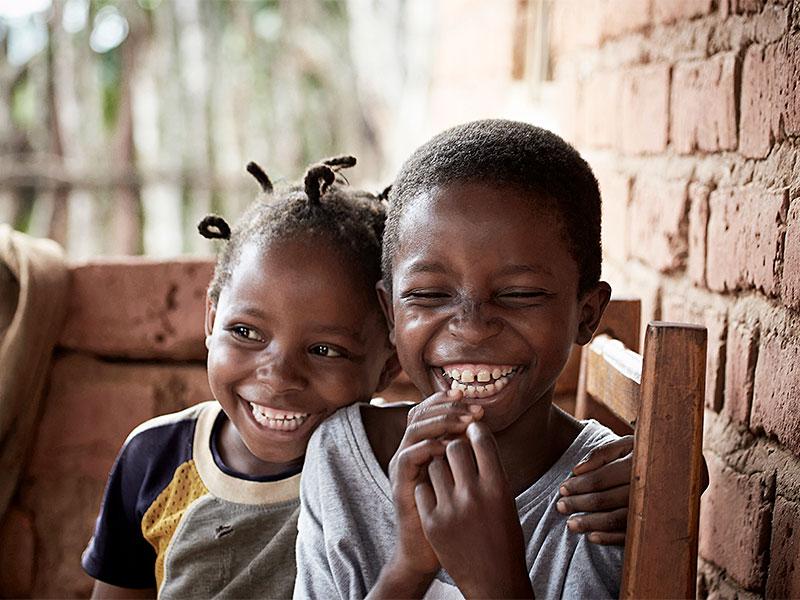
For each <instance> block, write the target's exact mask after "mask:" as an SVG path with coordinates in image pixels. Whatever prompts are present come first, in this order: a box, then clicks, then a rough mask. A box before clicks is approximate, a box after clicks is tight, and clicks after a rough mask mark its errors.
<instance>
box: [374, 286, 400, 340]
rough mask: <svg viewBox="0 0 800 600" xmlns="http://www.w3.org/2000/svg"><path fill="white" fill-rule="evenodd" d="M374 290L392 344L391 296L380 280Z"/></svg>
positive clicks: (392, 311) (392, 310)
mask: <svg viewBox="0 0 800 600" xmlns="http://www.w3.org/2000/svg"><path fill="white" fill-rule="evenodd" d="M375 290H376V291H377V292H378V302H380V305H381V310H382V311H383V316H384V317H386V323H387V324H388V325H389V341H390V342H391V343H392V346H394V345H395V343H394V307H393V306H392V294H391V293H390V292H389V290H387V289H386V284H385V283H384V282H383V279H381V280H380V281H379V282H378V283H376V284H375Z"/></svg>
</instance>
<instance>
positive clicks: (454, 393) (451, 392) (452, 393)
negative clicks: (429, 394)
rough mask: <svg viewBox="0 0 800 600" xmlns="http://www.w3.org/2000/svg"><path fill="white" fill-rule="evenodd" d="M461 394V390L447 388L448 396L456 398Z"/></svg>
mask: <svg viewBox="0 0 800 600" xmlns="http://www.w3.org/2000/svg"><path fill="white" fill-rule="evenodd" d="M460 395H461V390H447V397H448V398H458V397H459V396H460Z"/></svg>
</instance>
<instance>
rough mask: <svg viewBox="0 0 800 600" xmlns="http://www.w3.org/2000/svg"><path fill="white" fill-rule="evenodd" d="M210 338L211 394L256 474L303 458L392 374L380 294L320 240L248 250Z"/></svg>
mask: <svg viewBox="0 0 800 600" xmlns="http://www.w3.org/2000/svg"><path fill="white" fill-rule="evenodd" d="M206 333H207V334H208V335H210V339H209V343H208V379H209V383H210V384H211V390H212V392H213V393H214V397H215V398H216V399H217V400H218V401H219V402H220V404H221V405H222V407H223V409H224V410H225V412H226V414H227V415H228V417H229V418H230V421H231V423H232V424H233V426H234V427H235V433H236V434H238V437H239V438H240V442H243V445H242V443H238V444H235V445H238V447H239V450H238V451H239V452H240V453H244V454H246V453H247V452H248V451H249V453H250V454H252V456H253V457H255V458H256V459H258V460H260V461H262V462H263V463H266V464H263V465H258V469H259V470H261V471H262V473H259V474H269V471H270V470H272V469H271V468H270V466H271V465H272V466H274V467H275V468H274V470H275V471H276V472H279V471H280V470H281V466H282V465H287V464H290V463H292V462H293V461H296V460H297V459H300V458H302V457H303V455H304V454H305V449H306V445H307V443H308V439H309V437H310V436H311V433H312V432H313V431H314V429H315V428H316V427H317V425H318V424H319V423H320V422H321V421H322V420H323V419H324V418H325V417H327V416H328V415H330V414H331V413H332V412H334V411H335V410H336V409H338V408H340V407H342V406H346V405H348V404H351V403H353V402H357V401H365V400H369V398H370V397H371V396H372V394H373V392H375V391H376V390H377V389H378V388H379V387H380V386H382V385H385V383H386V382H384V381H383V379H382V378H383V377H388V376H389V375H391V374H393V373H389V372H388V371H391V368H390V367H387V360H389V359H390V357H391V356H392V351H391V348H390V347H389V344H388V340H387V331H386V325H385V322H384V319H383V316H382V315H381V312H380V309H379V308H378V305H377V302H376V300H375V296H374V292H373V291H372V289H371V288H370V286H369V285H368V284H366V283H365V282H364V281H362V280H360V279H359V278H358V277H357V276H355V275H354V273H353V268H352V261H351V262H350V263H348V262H347V261H346V260H345V259H344V258H343V257H342V255H341V254H340V253H339V252H337V251H336V249H335V248H333V247H332V246H331V245H330V244H328V243H326V242H325V241H324V240H320V239H319V238H311V237H305V238H302V239H293V240H288V241H277V242H274V243H272V244H270V245H269V246H268V247H267V248H266V249H264V248H260V247H258V246H257V245H256V244H249V245H248V246H247V247H245V248H244V250H243V252H242V255H241V257H240V259H239V261H238V263H237V265H236V266H235V268H234V270H233V273H232V275H231V278H230V280H229V281H228V283H227V285H225V287H224V288H223V290H222V292H221V294H220V297H219V300H218V302H217V305H216V306H213V305H212V304H210V303H209V305H208V306H207V311H206ZM385 367H386V368H385ZM237 441H239V440H237ZM226 451H228V452H231V451H235V449H232V448H228V449H227V450H226ZM244 460H245V461H249V462H251V463H252V460H251V457H244Z"/></svg>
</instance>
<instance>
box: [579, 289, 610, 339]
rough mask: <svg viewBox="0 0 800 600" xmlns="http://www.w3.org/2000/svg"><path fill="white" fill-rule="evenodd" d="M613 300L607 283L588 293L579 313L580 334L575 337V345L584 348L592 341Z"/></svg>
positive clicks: (582, 301) (580, 304)
mask: <svg viewBox="0 0 800 600" xmlns="http://www.w3.org/2000/svg"><path fill="white" fill-rule="evenodd" d="M610 299H611V286H610V285H608V284H607V283H606V282H605V281H600V282H599V283H598V284H597V285H596V286H594V287H593V288H592V289H591V290H589V291H588V292H586V293H585V294H584V295H583V298H581V300H580V303H579V306H578V311H579V314H580V321H579V322H578V332H577V334H576V336H575V343H576V344H580V345H581V346H583V345H584V344H588V343H589V341H590V340H591V339H592V336H593V335H594V332H595V330H596V329H597V326H598V325H599V324H600V318H601V317H602V316H603V312H604V311H605V310H606V306H608V301H609V300H610Z"/></svg>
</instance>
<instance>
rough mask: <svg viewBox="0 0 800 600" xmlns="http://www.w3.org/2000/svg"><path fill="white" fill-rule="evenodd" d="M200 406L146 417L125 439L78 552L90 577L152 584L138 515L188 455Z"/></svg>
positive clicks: (148, 548) (152, 555)
mask: <svg viewBox="0 0 800 600" xmlns="http://www.w3.org/2000/svg"><path fill="white" fill-rule="evenodd" d="M201 408H202V405H199V406H198V407H192V408H191V409H188V410H187V411H183V412H181V413H176V414H174V415H166V416H163V417H156V418H155V419H151V420H149V421H147V422H145V423H143V424H141V425H139V426H138V427H136V428H135V429H134V430H133V431H132V432H131V434H130V435H129V436H128V438H127V439H126V440H125V442H124V444H123V446H122V448H121V449H120V451H119V454H118V455H117V458H116V460H115V461H114V465H113V467H112V469H111V472H110V474H109V477H108V481H107V483H106V488H105V491H104V494H103V499H102V502H101V505H100V511H99V514H98V517H97V521H96V523H95V529H94V534H93V536H92V538H91V540H90V541H89V544H88V546H87V547H86V550H85V551H84V553H83V556H82V557H81V564H82V566H83V568H84V570H85V571H86V572H87V573H88V574H89V575H90V576H92V577H93V578H95V579H97V580H99V581H102V582H105V583H108V584H111V585H114V586H118V587H122V588H135V589H143V588H155V586H156V579H155V569H154V565H155V560H156V552H155V550H154V549H153V546H152V545H151V544H150V543H149V542H148V541H147V540H146V539H145V537H144V534H143V532H142V517H143V516H144V514H145V512H146V511H147V509H148V508H149V506H150V505H151V504H152V503H153V502H154V501H155V500H156V498H157V497H158V495H159V493H160V492H161V491H162V490H163V489H164V488H165V487H166V486H167V484H168V483H169V481H170V479H171V477H172V474H173V473H174V472H175V469H176V468H177V467H178V466H179V465H180V464H181V463H183V462H185V461H186V460H188V458H190V457H191V450H192V436H193V432H194V420H195V415H196V413H197V412H199V410H200V409H201Z"/></svg>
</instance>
